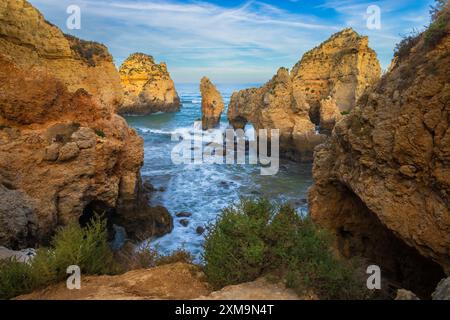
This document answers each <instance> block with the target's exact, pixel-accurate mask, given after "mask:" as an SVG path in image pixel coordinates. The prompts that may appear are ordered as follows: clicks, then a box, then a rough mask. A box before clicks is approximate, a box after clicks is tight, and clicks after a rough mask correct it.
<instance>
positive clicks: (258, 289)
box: [198, 278, 318, 301]
mask: <svg viewBox="0 0 450 320" xmlns="http://www.w3.org/2000/svg"><path fill="white" fill-rule="evenodd" d="M198 300H228V301H230V300H235V301H246V300H250V301H258V300H259V301H264V300H266V301H267V300H272V301H276V300H288V301H293V300H318V298H317V297H316V296H315V295H310V296H304V297H299V296H298V295H297V294H296V293H295V292H294V291H293V290H291V289H287V288H286V286H285V285H284V284H282V283H272V282H269V281H268V280H266V279H264V278H260V279H258V280H256V281H253V282H247V283H243V284H239V285H235V286H229V287H225V288H223V289H222V290H220V291H217V292H213V293H211V294H210V295H208V296H204V297H200V298H198Z"/></svg>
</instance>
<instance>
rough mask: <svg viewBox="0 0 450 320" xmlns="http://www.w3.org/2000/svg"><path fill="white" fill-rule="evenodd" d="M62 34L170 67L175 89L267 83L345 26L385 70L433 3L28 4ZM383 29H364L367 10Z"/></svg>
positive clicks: (169, 0) (122, 0) (87, 0)
mask: <svg viewBox="0 0 450 320" xmlns="http://www.w3.org/2000/svg"><path fill="white" fill-rule="evenodd" d="M29 1H30V2H31V3H32V4H33V5H34V6H36V7H37V8H38V9H39V10H40V11H41V12H42V13H43V14H44V15H45V17H46V19H47V20H49V21H50V22H52V23H54V24H56V25H58V26H59V27H60V28H61V29H63V31H64V32H67V33H70V34H73V35H75V36H78V37H80V38H83V39H86V40H94V41H99V42H102V43H104V44H105V45H107V46H108V48H109V49H110V51H111V53H112V54H113V56H114V59H115V63H116V64H117V65H118V66H120V64H121V63H122V61H123V60H124V59H126V57H127V56H128V55H129V54H131V53H133V52H144V53H148V54H151V55H153V56H154V57H155V59H156V60H157V61H165V62H167V64H168V66H169V71H170V72H171V74H172V77H173V78H174V80H175V82H177V83H197V82H198V81H199V80H200V78H201V77H202V76H208V77H210V78H211V79H212V80H213V81H215V82H217V83H223V84H225V83H235V84H238V83H263V82H266V81H267V80H269V79H270V78H271V77H272V75H273V74H275V72H276V70H277V69H278V68H279V67H282V66H283V67H288V68H290V67H292V66H293V65H294V64H295V63H296V62H297V61H298V60H300V58H301V56H302V55H303V54H304V53H305V52H306V51H308V50H310V49H312V48H313V47H315V46H317V45H318V44H320V43H321V42H322V41H324V40H326V39H327V38H328V37H330V36H331V35H332V34H333V33H335V32H338V31H339V30H341V29H343V28H345V27H352V28H354V29H355V30H356V31H358V32H359V33H360V34H363V35H368V36H369V39H370V46H371V47H372V48H373V49H374V50H375V51H376V52H377V54H378V57H379V59H380V61H381V63H382V66H383V68H387V67H388V66H389V64H390V61H391V59H392V56H393V50H394V47H395V44H396V43H398V42H399V41H400V39H401V35H404V34H407V33H409V32H411V31H412V30H414V29H417V30H422V29H423V27H424V26H425V25H427V24H428V23H429V14H428V11H429V6H430V5H431V4H432V3H433V0H418V1H414V0H395V1H391V0H381V1H366V0H354V1H350V0H341V1H337V0H317V1H306V0H279V1H273V0H270V1H269V0H267V1H265V0H261V1H252V0H250V1H245V0H244V1H242V0H231V1H222V0H209V1H197V0H195V1H194V0H191V1H179V0H29ZM72 4H75V5H79V6H80V8H81V29H80V30H67V28H66V20H67V17H68V14H67V13H66V9H67V7H68V6H69V5H72ZM369 5H378V6H379V7H380V9H381V29H380V30H369V29H368V28H367V13H366V11H367V8H368V6H369Z"/></svg>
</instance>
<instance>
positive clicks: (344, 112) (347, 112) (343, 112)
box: [341, 111, 350, 116]
mask: <svg viewBox="0 0 450 320" xmlns="http://www.w3.org/2000/svg"><path fill="white" fill-rule="evenodd" d="M349 114H350V111H342V112H341V115H343V116H348V115H349Z"/></svg>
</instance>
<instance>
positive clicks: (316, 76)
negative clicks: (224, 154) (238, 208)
mask: <svg viewBox="0 0 450 320" xmlns="http://www.w3.org/2000/svg"><path fill="white" fill-rule="evenodd" d="M379 76H380V65H379V62H378V60H377V58H376V54H375V52H374V51H373V50H371V49H370V48H369V47H368V39H367V37H361V36H359V35H358V34H357V33H356V32H354V31H353V30H351V29H346V30H344V31H342V32H340V33H337V34H335V35H333V36H332V37H331V38H330V39H329V40H327V41H326V42H324V43H323V44H321V45H320V46H319V47H317V48H315V49H313V50H311V51H310V52H308V53H306V54H305V55H304V56H303V58H302V60H301V61H300V62H299V63H298V64H297V65H296V66H295V67H294V68H293V70H292V71H291V72H290V73H289V71H288V70H287V69H285V68H281V69H280V70H279V71H278V73H277V75H276V76H275V77H274V78H273V79H272V80H271V81H269V82H268V83H267V84H266V85H264V86H263V87H261V88H254V89H247V90H242V91H240V92H238V93H234V94H233V96H232V97H231V102H230V107H229V110H228V118H229V120H230V123H231V124H232V125H233V127H234V128H235V129H242V128H244V127H245V125H246V124H247V123H251V124H253V126H254V127H255V129H256V130H259V129H268V130H270V129H279V130H280V135H281V137H280V139H281V151H282V152H283V153H284V155H285V156H287V157H289V158H294V159H295V160H299V161H311V160H312V156H313V150H314V148H315V147H316V146H317V145H318V144H320V143H322V142H323V141H324V140H325V136H324V135H320V134H317V133H316V125H319V124H320V125H321V126H322V127H323V131H324V133H328V134H329V133H331V131H332V129H333V127H334V124H335V123H336V122H337V121H339V120H340V117H341V115H340V113H341V112H342V111H346V110H349V109H351V108H353V106H354V105H355V102H356V100H357V98H359V96H360V95H361V94H362V92H363V91H364V90H365V89H366V88H367V87H369V86H370V85H371V84H373V83H374V82H375V81H376V80H377V79H378V78H379Z"/></svg>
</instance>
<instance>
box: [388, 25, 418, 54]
mask: <svg viewBox="0 0 450 320" xmlns="http://www.w3.org/2000/svg"><path fill="white" fill-rule="evenodd" d="M420 36H421V33H419V32H417V31H413V32H412V33H410V34H408V35H406V36H404V37H403V39H402V41H400V43H398V44H397V45H396V46H395V53H394V56H395V57H397V58H399V59H400V60H401V59H403V58H404V57H406V56H408V55H409V53H410V52H411V49H412V48H414V47H415V46H416V45H417V44H418V43H419V41H420Z"/></svg>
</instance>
